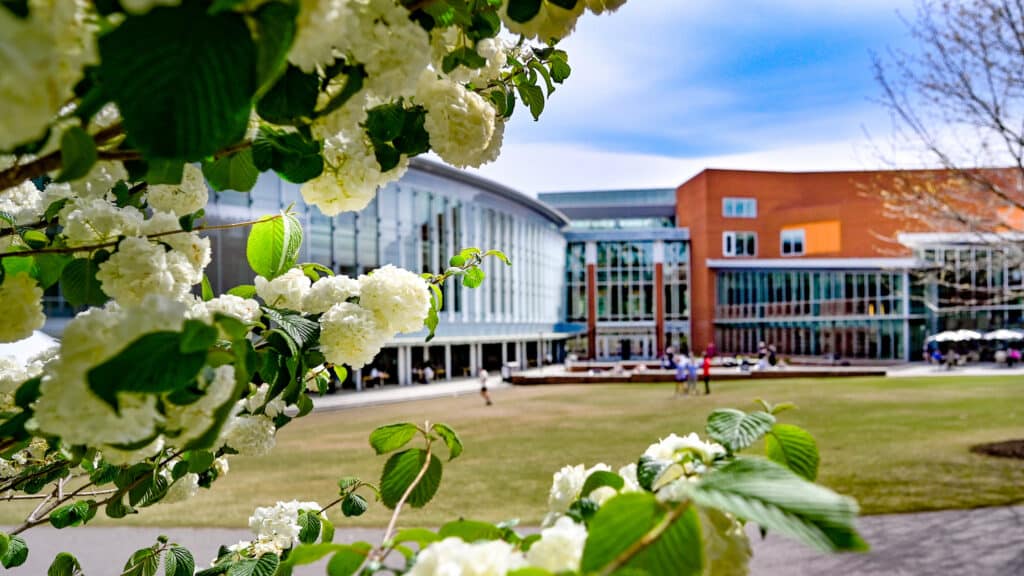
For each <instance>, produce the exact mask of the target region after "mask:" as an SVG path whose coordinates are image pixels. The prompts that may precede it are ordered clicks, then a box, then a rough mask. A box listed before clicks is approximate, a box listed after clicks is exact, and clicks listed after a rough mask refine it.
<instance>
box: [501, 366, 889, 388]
mask: <svg viewBox="0 0 1024 576" xmlns="http://www.w3.org/2000/svg"><path fill="white" fill-rule="evenodd" d="M885 375H886V374H885V370H882V369H878V368H861V369H857V368H842V369H833V370H829V369H820V370H806V369H805V370H763V371H753V372H736V371H730V372H712V373H711V380H712V382H721V381H723V380H778V379H781V378H854V377H863V376H885ZM698 376H699V374H698ZM505 381H506V382H509V383H511V384H514V385H517V386H536V385H541V384H622V383H627V382H628V383H653V382H675V373H674V372H672V371H669V370H648V371H645V372H640V373H636V372H634V373H630V374H610V373H599V374H580V373H573V374H570V373H563V374H550V375H546V374H536V375H518V374H513V375H512V376H511V377H509V378H506V379H505Z"/></svg>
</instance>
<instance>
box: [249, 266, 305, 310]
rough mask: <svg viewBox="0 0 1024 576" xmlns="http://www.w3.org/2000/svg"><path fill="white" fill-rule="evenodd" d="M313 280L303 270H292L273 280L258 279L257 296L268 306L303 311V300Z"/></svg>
mask: <svg viewBox="0 0 1024 576" xmlns="http://www.w3.org/2000/svg"><path fill="white" fill-rule="evenodd" d="M312 282H313V281H312V280H310V279H309V276H306V274H305V273H303V272H302V269H301V268H292V269H291V270H289V271H287V272H285V273H284V274H281V275H280V276H278V277H277V278H274V279H273V280H267V279H266V278H264V277H263V276H257V277H256V282H255V283H256V295H257V296H259V297H260V298H262V299H263V302H264V303H265V304H266V305H267V306H271V307H273V308H286V309H288V310H295V311H302V299H303V298H305V296H306V293H307V292H309V288H310V285H311V284H312Z"/></svg>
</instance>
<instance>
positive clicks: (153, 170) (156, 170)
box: [142, 158, 185, 185]
mask: <svg viewBox="0 0 1024 576" xmlns="http://www.w3.org/2000/svg"><path fill="white" fill-rule="evenodd" d="M184 171H185V161H184V160H182V159H180V158H151V159H149V160H147V161H146V175H145V176H143V178H142V179H143V180H145V181H146V182H148V183H149V184H170V185H177V184H181V179H182V175H183V173H184Z"/></svg>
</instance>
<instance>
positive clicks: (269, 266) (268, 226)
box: [245, 214, 302, 306]
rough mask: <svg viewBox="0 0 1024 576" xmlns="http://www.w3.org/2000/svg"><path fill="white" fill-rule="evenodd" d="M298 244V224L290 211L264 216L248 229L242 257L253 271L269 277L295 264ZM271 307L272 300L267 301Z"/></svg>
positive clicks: (299, 239) (300, 241)
mask: <svg viewBox="0 0 1024 576" xmlns="http://www.w3.org/2000/svg"><path fill="white" fill-rule="evenodd" d="M301 246H302V224H300V223H299V221H298V219H297V218H295V216H293V215H291V214H281V215H280V216H279V217H277V218H274V217H270V216H267V217H264V218H262V219H261V220H260V221H259V222H257V223H256V224H254V225H253V226H252V229H251V230H249V238H248V240H247V241H246V246H245V257H246V259H248V261H249V266H250V267H252V269H253V271H254V272H256V273H257V274H259V275H260V276H263V277H264V278H266V279H267V280H273V279H274V278H277V277H278V276H280V275H281V274H284V273H285V272H287V271H288V270H289V269H290V268H292V267H293V266H295V263H296V261H297V260H298V257H299V248H300V247H301ZM267 305H268V306H273V305H274V303H273V302H267Z"/></svg>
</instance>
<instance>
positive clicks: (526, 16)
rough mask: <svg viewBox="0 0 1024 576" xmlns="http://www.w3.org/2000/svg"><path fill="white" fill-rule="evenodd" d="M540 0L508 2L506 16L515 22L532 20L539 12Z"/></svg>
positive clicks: (512, 0)
mask: <svg viewBox="0 0 1024 576" xmlns="http://www.w3.org/2000/svg"><path fill="white" fill-rule="evenodd" d="M540 5H541V0H508V7H507V14H508V17H509V18H511V19H512V20H514V21H515V22H519V23H523V22H529V21H530V20H533V19H534V18H535V17H536V16H537V14H538V13H539V12H540Z"/></svg>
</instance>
